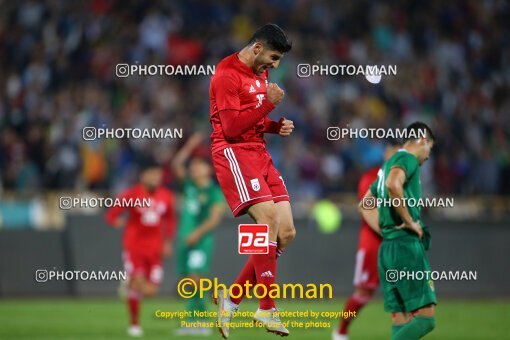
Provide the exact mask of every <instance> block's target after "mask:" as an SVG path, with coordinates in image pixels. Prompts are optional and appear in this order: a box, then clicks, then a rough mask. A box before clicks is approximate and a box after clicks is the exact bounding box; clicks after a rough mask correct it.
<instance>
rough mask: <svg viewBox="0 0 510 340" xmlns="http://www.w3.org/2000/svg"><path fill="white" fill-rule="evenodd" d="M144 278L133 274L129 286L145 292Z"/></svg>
mask: <svg viewBox="0 0 510 340" xmlns="http://www.w3.org/2000/svg"><path fill="white" fill-rule="evenodd" d="M144 281H145V280H144V278H143V277H142V276H133V277H132V278H130V279H129V283H128V287H129V289H131V290H134V291H137V292H140V293H141V292H143V285H144Z"/></svg>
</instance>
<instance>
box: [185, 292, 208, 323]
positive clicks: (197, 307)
mask: <svg viewBox="0 0 510 340" xmlns="http://www.w3.org/2000/svg"><path fill="white" fill-rule="evenodd" d="M186 309H187V310H189V311H190V312H191V315H192V317H191V318H192V319H201V318H199V317H195V316H194V311H197V312H203V311H205V303H204V299H201V298H200V297H198V295H195V296H194V297H192V298H191V299H189V300H188V307H187V308H186Z"/></svg>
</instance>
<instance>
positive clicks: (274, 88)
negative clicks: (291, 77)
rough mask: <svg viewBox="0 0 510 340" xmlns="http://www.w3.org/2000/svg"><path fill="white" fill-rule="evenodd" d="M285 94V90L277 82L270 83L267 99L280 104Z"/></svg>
mask: <svg viewBox="0 0 510 340" xmlns="http://www.w3.org/2000/svg"><path fill="white" fill-rule="evenodd" d="M284 95H285V92H283V90H282V89H281V88H280V87H279V86H278V85H276V84H275V83H269V85H268V86H267V99H269V101H270V102H271V103H273V104H274V105H278V104H280V102H281V101H282V99H283V96H284Z"/></svg>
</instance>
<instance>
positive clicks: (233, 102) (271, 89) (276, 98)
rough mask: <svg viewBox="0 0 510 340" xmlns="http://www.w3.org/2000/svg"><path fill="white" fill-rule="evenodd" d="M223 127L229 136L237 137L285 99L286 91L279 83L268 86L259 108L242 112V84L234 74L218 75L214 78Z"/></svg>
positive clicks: (214, 87) (226, 135)
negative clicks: (240, 89) (264, 98)
mask: <svg viewBox="0 0 510 340" xmlns="http://www.w3.org/2000/svg"><path fill="white" fill-rule="evenodd" d="M212 86H213V91H214V94H215V96H216V105H217V106H218V111H219V116H220V121H221V127H222V129H223V133H224V134H225V137H227V138H236V137H239V136H240V135H242V134H243V133H245V132H246V131H248V130H249V129H250V128H252V127H253V126H255V125H256V124H257V123H258V122H259V121H260V120H261V119H262V118H264V117H266V116H267V115H268V114H269V113H270V112H271V111H272V110H273V109H274V108H275V106H276V105H278V104H279V103H280V102H281V100H282V99H283V96H284V92H283V90H282V89H280V88H279V87H278V85H276V84H274V83H271V84H269V85H268V86H267V99H268V100H266V101H264V103H263V104H262V105H260V106H259V107H258V108H255V107H254V108H252V109H249V110H245V111H242V112H241V105H240V99H239V88H240V84H239V81H237V80H236V79H235V78H234V77H232V76H223V77H218V78H215V79H214V80H213V84H212Z"/></svg>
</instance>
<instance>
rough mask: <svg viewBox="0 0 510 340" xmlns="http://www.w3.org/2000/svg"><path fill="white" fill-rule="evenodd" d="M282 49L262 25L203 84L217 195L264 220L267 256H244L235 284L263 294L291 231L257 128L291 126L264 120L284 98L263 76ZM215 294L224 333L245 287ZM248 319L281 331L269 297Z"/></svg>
mask: <svg viewBox="0 0 510 340" xmlns="http://www.w3.org/2000/svg"><path fill="white" fill-rule="evenodd" d="M290 49H291V44H290V42H289V41H288V39H287V36H286V35H285V33H284V32H283V30H282V29H281V28H280V27H278V26H277V25H274V24H266V25H264V26H262V27H260V28H259V29H257V31H256V32H255V33H254V35H253V36H252V38H251V39H250V41H249V43H248V45H247V46H245V47H244V48H243V49H242V50H241V51H240V52H236V53H234V54H232V55H229V56H228V57H226V58H224V59H223V60H222V61H221V62H220V63H219V64H218V65H217V67H216V69H215V74H214V76H213V77H212V79H211V85H210V89H209V97H210V121H211V124H212V127H213V132H212V135H211V140H212V158H213V165H214V169H215V171H216V175H217V178H218V182H219V184H220V186H221V189H222V190H223V194H224V196H225V198H226V200H227V202H228V204H229V206H230V209H231V210H232V213H233V215H234V216H236V217H237V216H240V215H243V214H245V213H247V214H248V215H250V217H251V218H252V219H253V220H254V221H255V222H256V223H258V224H267V225H269V254H254V255H251V256H250V257H249V259H248V260H247V262H246V264H245V266H244V268H243V269H242V270H241V273H240V274H239V276H238V278H237V279H236V281H235V283H237V284H239V285H244V284H245V283H246V282H250V283H252V284H254V285H255V284H261V285H265V286H266V287H267V291H269V290H270V289H269V288H270V285H271V284H273V283H274V282H275V278H276V257H277V255H280V254H281V253H282V252H283V249H284V248H285V247H286V246H287V245H288V243H289V242H290V241H291V240H292V239H293V238H294V237H295V233H296V231H295V228H294V223H293V218H292V211H291V206H290V199H289V194H288V192H287V189H286V187H285V183H284V182H283V178H282V176H281V175H280V173H279V172H278V170H276V168H275V166H274V164H273V161H272V159H271V156H270V155H269V153H268V152H267V150H266V147H265V146H266V142H265V140H264V133H275V134H279V135H280V136H282V137H286V136H289V135H290V134H291V133H292V131H293V129H294V125H293V122H292V121H290V120H286V119H284V118H281V119H280V120H279V121H274V120H271V119H269V118H268V115H269V113H270V112H271V111H272V110H273V109H274V108H275V107H276V106H277V105H278V104H279V103H280V102H281V101H282V99H283V97H284V92H283V90H282V89H280V87H278V85H276V84H274V83H270V82H269V81H268V70H269V69H271V68H277V67H278V65H279V63H280V60H281V58H282V57H283V55H284V53H286V52H288V51H290ZM223 294H224V293H223V292H220V293H219V294H218V301H217V303H218V306H219V312H218V326H219V330H220V332H221V334H222V336H223V337H224V338H227V337H228V335H229V323H230V320H231V317H232V313H233V312H234V311H236V310H237V308H238V305H239V303H240V302H241V299H242V297H243V296H244V295H246V292H243V291H238V292H234V291H232V297H231V296H226V297H225V296H224V295H223ZM238 295H239V296H240V297H239V298H234V297H236V296H238ZM254 320H255V321H257V322H261V323H262V324H263V325H264V326H265V328H266V329H267V330H268V331H270V332H273V333H276V334H279V335H283V336H285V335H288V334H289V331H288V330H287V329H286V328H285V327H284V326H283V324H282V322H281V321H280V319H279V317H278V315H277V310H276V308H275V303H274V301H273V299H271V298H270V297H269V294H267V296H265V297H263V298H261V299H260V306H259V309H258V310H257V312H256V313H255V316H254Z"/></svg>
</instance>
